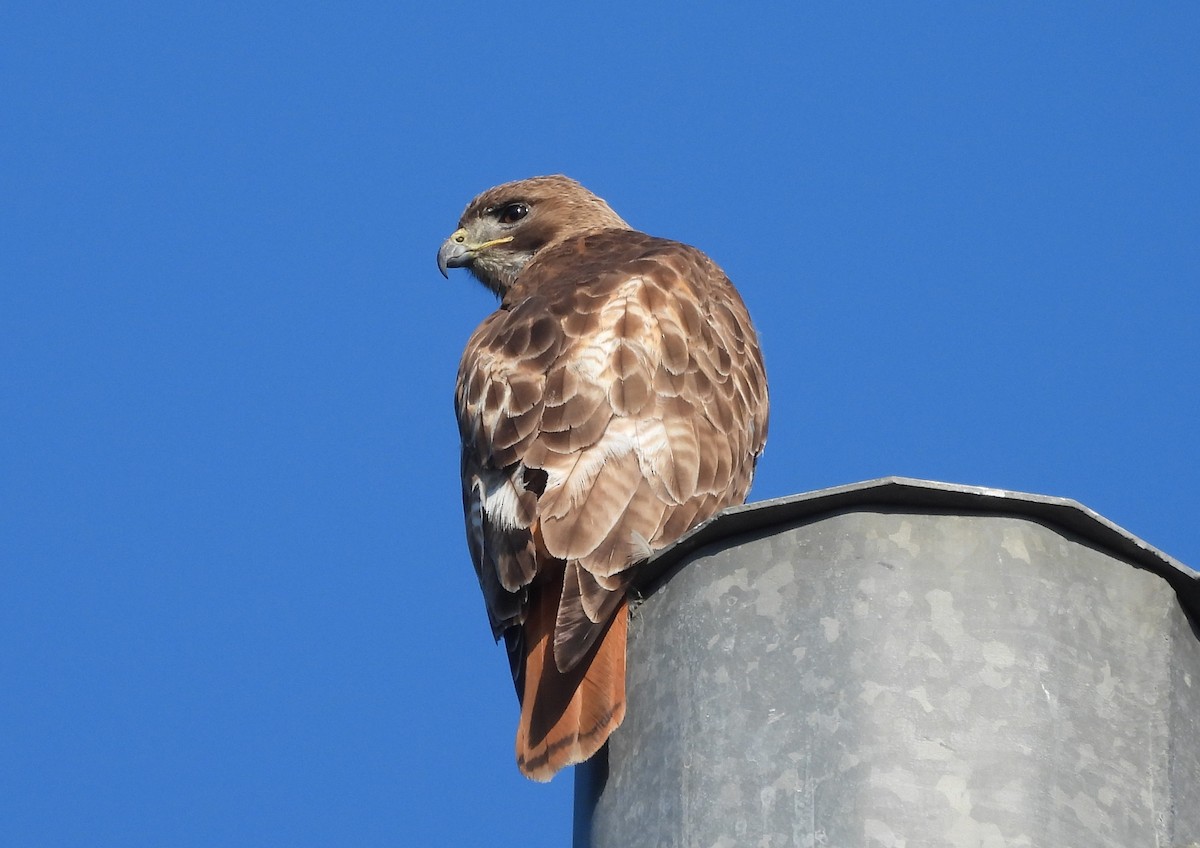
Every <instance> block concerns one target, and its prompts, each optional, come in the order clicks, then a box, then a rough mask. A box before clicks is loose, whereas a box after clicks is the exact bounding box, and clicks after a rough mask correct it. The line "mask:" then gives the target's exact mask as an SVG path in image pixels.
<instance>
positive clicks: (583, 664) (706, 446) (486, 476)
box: [456, 230, 767, 779]
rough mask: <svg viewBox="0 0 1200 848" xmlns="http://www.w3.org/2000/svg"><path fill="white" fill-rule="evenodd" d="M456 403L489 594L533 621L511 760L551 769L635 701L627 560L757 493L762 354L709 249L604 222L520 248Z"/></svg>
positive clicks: (499, 606) (474, 347)
mask: <svg viewBox="0 0 1200 848" xmlns="http://www.w3.org/2000/svg"><path fill="white" fill-rule="evenodd" d="M456 403H457V410H458V417H459V426H460V429H461V434H462V438H463V491H464V506H465V507H466V508H467V532H468V536H469V537H470V538H471V542H470V549H471V553H472V558H473V560H474V562H475V566H476V570H477V572H478V573H479V577H480V585H481V587H482V589H483V592H484V598H485V601H486V603H487V607H488V613H489V616H490V618H491V621H492V626H493V629H494V632H495V633H496V635H497V637H499V635H500V634H501V633H503V632H504V631H505V630H506V629H508V628H512V627H516V626H521V627H522V631H521V639H520V640H517V641H520V642H522V643H523V644H522V646H521V648H520V649H519V650H516V651H514V652H513V654H512V661H513V663H514V679H516V680H518V682H519V691H520V693H521V695H522V717H521V724H520V729H519V731H518V743H517V747H518V760H519V761H520V763H521V767H522V769H523V770H524V771H525V772H526V773H527V774H530V775H531V776H533V777H537V778H538V779H546V778H548V777H549V776H551V775H552V774H553V773H554V772H555V771H557V770H558V769H559V768H562V767H563V766H564V765H567V764H570V763H574V762H579V761H581V760H582V759H586V757H588V756H590V755H591V753H593V752H594V751H595V750H597V749H598V748H599V745H600V744H602V743H603V741H604V739H606V738H607V736H608V734H609V733H611V732H612V730H613V729H614V728H615V727H616V726H617V725H618V724H620V721H621V717H622V716H623V715H624V656H625V643H624V638H625V609H626V607H625V603H624V600H625V591H626V586H627V585H628V580H629V569H630V567H631V566H632V565H634V564H635V563H636V562H637V561H639V560H641V559H643V558H644V557H645V556H646V554H647V552H648V551H650V550H655V549H658V548H661V547H663V546H665V545H667V544H669V543H670V542H672V541H674V540H675V539H677V538H678V537H679V536H681V535H682V534H684V533H685V532H687V530H688V529H690V528H691V527H693V526H695V525H696V524H698V523H699V522H701V521H704V520H705V519H708V518H710V517H712V516H713V515H715V514H716V513H717V512H719V511H720V510H721V509H723V508H725V507H726V506H729V505H731V504H736V503H741V502H742V501H743V500H744V499H745V497H746V493H747V491H748V489H749V486H750V481H751V478H752V476H753V473H754V465H755V462H756V460H757V457H758V455H759V454H760V453H761V452H762V448H763V444H764V442H765V440H766V432H767V394H766V380H765V375H764V371H763V365H762V358H761V355H760V353H759V350H758V344H757V339H756V337H755V335H754V330H753V328H752V326H751V324H750V319H749V316H748V315H747V313H746V309H745V306H744V305H743V304H742V301H741V299H740V298H739V297H738V295H737V292H736V291H735V290H734V289H733V286H732V285H731V284H730V283H729V280H728V279H727V278H726V277H725V275H724V274H723V273H722V272H721V270H720V269H719V268H717V267H716V266H715V265H714V264H713V263H712V262H711V261H710V260H709V259H708V258H707V257H705V256H704V254H702V253H701V252H700V251H698V250H696V249H694V248H691V247H687V246H686V245H682V244H679V243H677V242H671V241H666V240H663V239H657V238H653V237H651V236H647V235H645V234H642V233H638V232H635V231H631V230H609V231H603V232H598V233H592V234H588V235H585V236H580V237H576V238H572V239H568V240H566V241H564V242H563V243H561V244H560V245H558V246H557V247H554V248H550V249H548V250H546V251H545V252H544V253H543V254H539V255H538V257H537V258H535V260H534V261H532V262H531V263H530V264H529V265H528V266H527V267H526V269H525V270H524V271H523V272H522V274H521V275H520V277H519V278H518V279H517V282H516V284H515V285H513V286H512V287H511V288H510V289H509V290H508V291H507V293H506V295H505V299H504V303H503V304H502V308H501V310H500V311H498V312H497V313H495V314H494V315H492V316H490V317H489V318H488V319H487V320H486V321H484V322H483V324H481V325H480V327H479V329H478V330H476V332H475V334H474V335H473V336H472V338H471V341H470V343H469V344H468V346H467V350H466V352H465V353H464V355H463V360H462V364H461V366H460V370H459V379H458V391H457V394H456ZM531 474H536V475H537V476H536V480H535V483H531V479H534V478H531V476H530V475H531ZM514 644H515V643H514ZM551 655H553V660H551ZM522 670H523V675H522Z"/></svg>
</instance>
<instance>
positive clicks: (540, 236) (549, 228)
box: [438, 176, 629, 297]
mask: <svg viewBox="0 0 1200 848" xmlns="http://www.w3.org/2000/svg"><path fill="white" fill-rule="evenodd" d="M604 229H622V230H627V229H629V225H628V224H626V223H625V222H624V221H622V220H621V218H620V216H619V215H617V213H616V212H614V211H612V209H610V208H609V206H608V204H607V203H605V202H604V201H603V200H601V199H600V198H599V197H596V195H594V194H592V193H591V192H590V191H588V190H587V189H586V188H584V187H583V186H581V185H580V184H579V183H577V182H575V181H574V180H572V179H570V178H568V177H564V176H553V177H531V178H530V179H527V180H518V181H517V182H512V183H505V184H504V185H499V186H496V187H495V188H492V189H488V190H487V191H485V192H484V193H483V194H481V195H479V196H478V197H476V198H475V199H474V200H472V201H471V202H470V203H469V204H468V205H467V209H466V211H465V212H463V214H462V217H461V218H459V219H458V229H457V230H455V231H454V232H453V233H452V234H451V235H450V238H448V239H446V241H445V242H444V243H443V244H442V247H441V249H440V250H439V251H438V268H439V269H440V270H441V272H442V275H443V276H447V274H446V269H447V268H464V267H465V268H467V269H469V270H470V271H471V273H472V274H474V275H475V277H476V278H477V279H478V280H479V281H480V282H481V283H483V284H484V285H485V286H487V287H488V288H490V289H491V290H492V291H494V292H496V294H498V295H500V296H501V297H503V295H504V292H505V290H506V289H507V288H508V287H509V286H511V285H512V284H513V283H514V282H515V281H516V279H517V275H518V274H520V273H521V269H522V268H524V267H525V265H526V264H528V262H529V260H531V259H533V257H535V256H536V255H537V254H538V252H539V251H541V250H544V249H545V248H547V247H551V246H553V245H556V244H559V243H561V242H562V241H564V240H565V239H568V238H571V237H572V236H577V235H580V234H581V233H585V232H589V231H592V230H604Z"/></svg>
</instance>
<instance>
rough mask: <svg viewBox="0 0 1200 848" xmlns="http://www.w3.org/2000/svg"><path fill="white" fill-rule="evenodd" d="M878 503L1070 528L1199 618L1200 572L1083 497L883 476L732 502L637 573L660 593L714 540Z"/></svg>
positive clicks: (641, 585)
mask: <svg viewBox="0 0 1200 848" xmlns="http://www.w3.org/2000/svg"><path fill="white" fill-rule="evenodd" d="M880 508H882V509H885V510H888V511H904V510H913V511H917V512H928V511H933V512H947V513H954V514H964V513H965V514H984V515H1012V516H1017V517H1022V518H1028V519H1030V520H1032V521H1037V522H1040V523H1043V524H1047V525H1049V526H1051V527H1054V528H1056V529H1059V530H1065V531H1067V532H1069V533H1072V534H1074V535H1075V536H1077V537H1079V538H1080V539H1082V540H1083V541H1085V542H1088V543H1090V544H1091V545H1093V546H1095V547H1097V548H1100V549H1101V550H1103V551H1106V552H1108V553H1110V554H1112V555H1113V556H1115V557H1118V558H1120V559H1123V560H1125V561H1126V562H1129V563H1130V564H1131V565H1134V566H1137V567H1139V568H1144V569H1146V570H1148V571H1151V572H1153V573H1155V574H1158V575H1159V576H1161V577H1162V578H1164V579H1165V580H1167V582H1169V583H1170V584H1171V585H1172V586H1173V587H1174V588H1175V590H1176V592H1178V593H1179V598H1180V601H1181V603H1182V604H1183V606H1184V608H1185V609H1186V610H1187V611H1188V612H1189V613H1190V614H1191V615H1192V616H1193V617H1194V618H1200V572H1197V571H1194V570H1192V569H1191V568H1189V567H1187V566H1186V565H1184V564H1183V563H1182V562H1180V561H1179V560H1177V559H1175V558H1174V557H1172V556H1169V555H1168V554H1165V553H1163V552H1162V551H1160V550H1159V549H1158V548H1155V547H1154V546H1153V545H1150V544H1148V543H1147V542H1145V541H1143V540H1142V539H1139V538H1138V537H1137V536H1134V535H1133V534H1132V533H1130V532H1129V531H1127V530H1125V529H1124V528H1122V527H1119V526H1118V525H1116V524H1114V523H1113V522H1111V521H1109V520H1108V519H1107V518H1105V517H1104V516H1102V515H1100V514H1099V513H1098V512H1095V511H1094V510H1091V509H1088V508H1087V507H1086V506H1084V505H1083V504H1081V503H1079V502H1078V501H1074V500H1071V499H1069V498H1055V497H1049V496H1047V495H1034V494H1029V493H1026V492H1012V491H1008V490H1005V489H993V488H988V487H984V486H966V485H961V484H957V483H942V482H938V481H935V480H918V479H914V478H910V477H880V478H879V479H877V480H866V481H864V482H861V483H850V484H847V485H844V486H834V487H832V488H829V489H817V490H815V491H812V492H804V493H802V494H798V495H789V496H787V497H783V498H775V499H772V500H767V501H758V502H756V503H748V504H744V505H742V506H735V507H730V508H729V509H726V510H725V511H723V512H722V513H720V514H719V515H717V516H716V517H715V518H712V519H710V520H709V521H706V522H705V523H703V524H701V525H699V526H698V527H696V528H694V529H693V530H692V531H691V532H689V533H688V534H687V535H685V536H683V537H681V538H680V539H679V540H678V541H676V542H674V543H673V544H671V545H669V546H667V547H665V548H663V549H662V550H660V551H658V552H657V553H656V554H655V555H654V556H653V557H651V558H650V559H649V560H648V561H647V562H646V563H645V565H643V566H642V568H641V569H640V570H639V574H638V577H637V578H636V581H635V582H636V586H637V588H638V589H640V590H641V591H642V592H644V593H649V592H652V591H654V589H655V588H657V587H658V586H659V585H661V584H662V583H663V582H664V581H665V580H667V579H669V577H670V575H671V574H672V573H673V572H674V570H675V569H676V568H677V567H678V566H679V565H680V564H681V563H682V561H683V560H685V559H686V558H687V557H688V556H689V555H690V554H691V553H693V552H694V551H696V550H697V549H699V548H701V547H704V546H706V545H711V544H713V543H715V542H720V541H724V540H727V539H730V538H732V537H735V536H740V535H743V534H747V533H764V532H770V531H771V530H772V529H774V528H780V527H783V526H787V525H793V524H797V523H800V522H803V521H808V520H813V519H816V518H819V517H821V516H825V515H830V514H833V513H842V512H857V511H862V510H870V509H880Z"/></svg>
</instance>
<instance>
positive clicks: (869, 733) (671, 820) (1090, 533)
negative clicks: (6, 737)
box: [575, 479, 1200, 848]
mask: <svg viewBox="0 0 1200 848" xmlns="http://www.w3.org/2000/svg"><path fill="white" fill-rule="evenodd" d="M847 493H849V495H850V497H847ZM823 494H824V495H827V496H829V497H827V498H826V500H825V501H824V502H822V499H821V498H822V495H823ZM960 497H961V499H960V500H956V498H960ZM906 502H915V503H916V504H918V506H916V507H909V506H906V505H905V504H906ZM826 508H832V509H836V510H839V511H837V512H834V513H829V512H828V509H826ZM956 508H957V509H958V512H957V513H956V512H955V509H956ZM755 510H760V511H761V510H765V511H767V512H769V513H770V515H769V518H768V520H761V519H762V516H759V519H760V520H758V521H757V523H756V521H755V518H754V512H755ZM1047 510H1048V511H1049V512H1047ZM1064 515H1066V516H1068V517H1067V518H1066V519H1065V520H1060V519H1062V516H1064ZM746 516H750V518H747V517H746ZM722 523H727V526H728V527H729V530H728V531H727V532H722V530H721V525H722ZM729 533H733V534H734V535H733V536H732V537H731V536H730V535H729ZM704 534H708V535H707V536H705V535H704ZM697 536H698V537H699V538H700V542H699V544H704V545H705V546H704V547H701V548H700V549H699V550H696V551H694V552H693V553H690V554H689V550H690V548H689V545H692V546H693V547H694V545H695V544H697V543H696V541H695V539H693V540H691V541H685V542H684V543H682V544H681V545H680V546H678V550H677V551H674V552H670V551H669V552H665V553H664V554H663V555H660V558H659V559H660V562H659V563H658V565H659V566H660V568H661V569H664V571H663V575H660V581H661V582H659V585H658V587H657V589H655V590H654V591H652V592H651V594H650V595H649V596H648V598H647V599H646V601H645V602H644V603H643V604H642V605H641V606H639V607H638V608H637V609H636V611H635V613H634V616H633V620H632V622H631V628H630V646H629V671H628V676H629V712H628V715H627V717H626V719H625V724H624V725H623V726H622V728H621V729H620V730H619V731H618V732H617V733H616V734H614V736H613V737H612V739H611V741H610V743H609V747H608V758H607V762H606V761H604V760H599V759H598V760H594V761H593V762H591V763H589V764H586V765H585V766H581V767H580V768H579V769H577V773H576V781H577V791H576V840H575V841H576V845H577V846H584V845H591V846H593V848H615V846H622V848H624V846H643V845H644V846H689V848H690V846H703V848H710V846H755V848H773V846H780V847H781V848H782V846H826V845H827V846H916V845H920V846H923V848H925V846H1046V848H1050V846H1053V847H1054V848H1061V847H1062V846H1080V848H1083V846H1086V848H1106V846H1112V848H1131V846H1189V845H1190V844H1191V843H1193V842H1200V638H1198V631H1197V629H1196V626H1195V623H1194V621H1193V620H1190V619H1189V617H1188V615H1187V613H1186V612H1185V611H1184V606H1183V605H1181V603H1180V597H1184V598H1185V599H1186V600H1185V603H1186V604H1187V605H1188V606H1191V604H1192V603H1193V601H1194V598H1195V597H1196V595H1189V592H1191V591H1192V590H1194V588H1195V576H1194V575H1193V574H1192V573H1190V572H1188V571H1187V570H1186V569H1184V568H1183V567H1182V566H1181V565H1179V564H1178V563H1177V562H1175V561H1174V560H1171V559H1170V558H1169V557H1166V556H1165V555H1164V554H1161V553H1160V552H1158V551H1155V550H1154V549H1153V548H1151V547H1150V546H1148V545H1146V544H1145V543H1143V542H1141V541H1140V540H1137V539H1136V538H1134V537H1132V536H1129V534H1127V533H1125V532H1124V531H1122V530H1120V528H1117V527H1115V525H1112V524H1111V523H1109V522H1107V521H1105V520H1104V519H1102V518H1100V517H1099V516H1097V515H1095V513H1091V512H1090V511H1087V510H1086V509H1085V508H1083V507H1081V506H1079V505H1078V504H1074V503H1073V502H1071V501H1062V500H1058V499H1048V498H1036V497H1034V496H1024V495H1016V494H1014V493H1008V492H1003V493H1001V492H994V491H992V490H982V489H971V488H967V487H952V486H947V485H945V484H926V483H922V482H920V481H909V480H894V479H892V480H885V481H877V482H875V483H868V484H859V485H858V486H856V487H842V488H839V489H836V490H828V491H827V492H826V493H815V494H814V495H803V496H799V497H798V498H795V499H788V500H787V501H779V502H771V503H768V504H765V505H761V506H760V505H753V506H750V507H745V508H742V509H741V510H739V511H738V512H737V513H736V514H735V515H733V516H726V517H725V518H722V519H719V520H718V522H716V524H714V525H712V526H710V527H708V528H705V529H703V530H701V531H700V533H699V534H697ZM680 563H683V564H684V566H685V567H678V566H679V565H680ZM672 572H673V573H672ZM1188 581H1192V582H1191V583H1189V582H1188ZM1177 590H1178V592H1177ZM1192 609H1195V608H1194V607H1192Z"/></svg>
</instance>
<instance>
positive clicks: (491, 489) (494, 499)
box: [480, 466, 523, 530]
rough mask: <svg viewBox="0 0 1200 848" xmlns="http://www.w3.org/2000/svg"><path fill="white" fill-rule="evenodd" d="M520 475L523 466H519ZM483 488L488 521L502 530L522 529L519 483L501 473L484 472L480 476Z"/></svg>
mask: <svg viewBox="0 0 1200 848" xmlns="http://www.w3.org/2000/svg"><path fill="white" fill-rule="evenodd" d="M517 473H518V475H520V473H521V466H517ZM480 482H481V484H482V488H483V498H482V500H483V512H484V514H485V515H487V518H488V521H490V522H491V523H492V524H493V525H495V526H496V527H498V528H499V529H501V530H516V529H519V528H521V524H520V522H519V520H518V516H519V515H520V513H521V510H520V503H519V500H520V496H521V494H522V492H523V490H522V489H518V488H517V481H515V480H513V479H512V478H510V477H509V476H508V475H507V474H504V473H503V472H500V471H484V472H482V473H481V474H480Z"/></svg>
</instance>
